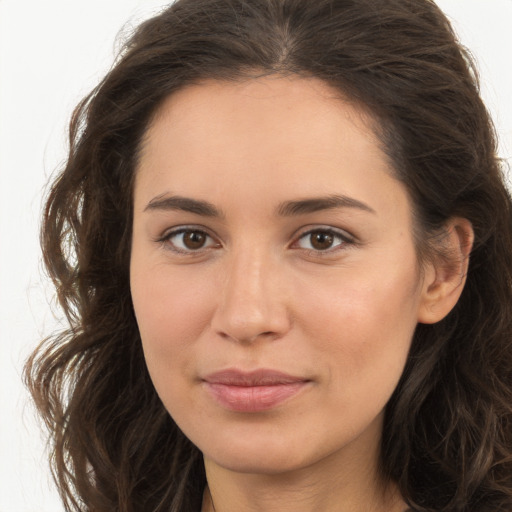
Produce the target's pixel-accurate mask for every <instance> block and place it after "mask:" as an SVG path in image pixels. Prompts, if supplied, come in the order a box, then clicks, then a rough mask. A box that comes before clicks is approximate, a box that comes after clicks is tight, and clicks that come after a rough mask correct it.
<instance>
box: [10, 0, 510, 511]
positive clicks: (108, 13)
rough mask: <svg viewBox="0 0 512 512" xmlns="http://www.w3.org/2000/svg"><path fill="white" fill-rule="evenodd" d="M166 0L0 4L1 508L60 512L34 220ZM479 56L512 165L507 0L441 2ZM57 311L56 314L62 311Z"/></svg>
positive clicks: (47, 326)
mask: <svg viewBox="0 0 512 512" xmlns="http://www.w3.org/2000/svg"><path fill="white" fill-rule="evenodd" d="M163 4H165V0H80V1H78V0H44V1H41V0H0V512H54V511H55V512H60V511H62V510H63V509H62V506H61V505H60V503H59V500H58V498H57V496H56V492H55V490H54V489H53V488H52V485H51V479H50V477H49V473H48V471H47V462H46V456H45V453H44V443H43V440H42V435H41V434H40V432H39V429H38V425H37V420H36V419H35V418H34V415H33V410H32V407H31V405H30V402H29V400H28V397H27V393H26V392H25V390H24V388H23V386H22V383H21V379H20V375H21V368H22V365H23V361H24V360H25V358H26V357H27V355H28V354H29V352H30V350H31V349H32V348H33V347H34V346H35V345H36V343H37V342H38V341H39V340H40V339H41V338H42V337H43V336H44V335H47V334H49V333H50V332H51V331H52V329H53V328H55V326H56V325H57V320H56V319H55V317H54V315H53V313H52V308H54V299H53V295H52V291H51V289H50V288H49V287H48V284H47V282H46V280H45V277H44V273H43V272H42V269H41V263H40V257H39V247H38V222H39V216H40V209H41V197H42V194H43V191H44V187H45V183H46V182H47V180H48V177H49V176H50V174H51V173H52V172H53V171H54V170H55V168H56V167H58V166H59V164H60V163H61V162H62V161H63V159H64V158H65V155H66V149H65V148H66V130H67V123H68V120H69V117H70V115H71V111H72V109H73V107H74V106H75V105H76V103H77V102H78V101H79V100H80V99H81V97H82V96H84V95H85V94H86V93H87V92H88V91H89V90H90V89H91V88H92V87H93V86H94V85H95V84H96V83H97V82H98V81H99V79H100V77H101V76H102V75H103V74H104V73H105V72H106V70H107V69H108V68H109V66H110V64H111V62H112V59H113V55H114V52H115V39H116V35H117V34H118V32H119V30H120V29H121V28H122V27H123V26H124V27H125V29H128V30H129V28H130V27H131V26H133V25H136V24H137V23H138V22H139V21H141V20H142V19H144V18H146V17H148V16H149V15H151V14H153V13H155V12H157V11H158V8H159V7H161V6H162V5H163ZM438 4H439V5H440V6H441V8H442V9H443V10H444V11H445V12H446V13H447V14H448V15H449V17H450V18H451V19H452V21H453V23H454V25H455V28H456V30H457V31H458V33H459V35H460V38H461V39H462V41H463V43H464V44H465V45H467V46H468V47H469V48H470V49H471V50H472V52H473V54H474V56H475V57H476V58H477V61H478V63H479V68H480V71H481V76H482V85H483V88H482V89H483V95H484V98H485V100H486V102H487V104H488V106H489V108H490V110H491V112H492V114H493V116H494V119H495V122H496V125H497V128H498V134H499V137H500V155H501V156H502V157H503V158H506V159H508V162H509V164H512V66H511V63H512V57H511V55H512V30H511V29H510V27H511V26H512V0H439V1H438ZM57 316H58V313H57Z"/></svg>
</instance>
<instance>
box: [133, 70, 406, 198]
mask: <svg viewBox="0 0 512 512" xmlns="http://www.w3.org/2000/svg"><path fill="white" fill-rule="evenodd" d="M374 126H375V122H374V120H373V119H372V118H371V116H370V115H369V114H368V113H367V112H366V111H365V110H364V109H362V108H359V107H358V106H356V105H354V104H353V103H349V102H348V101H347V100H346V99H345V98H343V97H342V96H341V94H340V93H339V92H338V91H337V90H335V89H333V88H332V87H330V86H329V85H327V84H325V83H324V82H322V81H321V80H319V79H313V78H311V79H305V78H299V77H281V76H271V77H266V78H259V79H249V80H244V81H238V82H220V81H207V82H204V83H201V84H198V85H193V86H188V87H185V88H184V89H182V90H180V91H178V92H176V93H174V94H172V95H171V96H170V97H168V98H167V99H166V100H165V101H164V103H163V104H162V105H161V106H160V108H159V109H158V111H157V113H156V115H155V116H154V118H153V120H152V122H151V124H150V126H149V128H148V130H147V132H146V135H145V138H144V142H143V144H142V148H141V158H140V165H139V169H138V176H137V178H136V197H137V196H138V195H139V196H140V195H141V193H143V195H144V196H145V198H146V200H147V201H149V200H150V199H151V197H149V196H150V195H151V194H152V195H153V196H152V197H154V196H156V195H158V194H162V193H173V194H182V195H190V194H191V193H192V194H193V195H194V196H198V197H201V198H202V199H209V198H211V197H215V194H216V193H218V192H220V191H222V190H224V189H225V188H226V186H227V184H233V183H237V186H236V187H235V188H236V194H237V196H240V197H242V196H243V195H244V194H246V195H247V198H248V197H249V196H251V195H252V196H259V198H260V199H261V198H264V200H266V201H271V200H272V199H275V202H278V201H286V200H289V199H290V196H293V197H300V196H302V197H311V196H312V195H315V194H316V195H330V194H333V193H340V194H346V193H350V194H351V195H353V196H356V197H357V196H360V198H363V197H364V196H368V195H371V192H372V189H373V192H375V189H376V188H377V189H379V188H380V189H381V190H384V189H388V188H390V187H391V188H392V187H393V186H394V187H399V188H400V187H401V184H400V183H399V182H397V181H396V180H395V179H394V178H392V175H393V170H392V167H391V165H390V164H389V160H388V158H387V156H386V155H385V153H384V151H383V150H382V149H381V144H380V141H379V140H378V138H377V137H376V135H375V131H374V130H373V127H374ZM334 188H335V189H336V190H333V189H334ZM231 191H232V192H233V191H234V189H233V187H231ZM402 192H403V190H402V191H400V193H402ZM278 196H280V197H278ZM363 201H364V199H363ZM364 202H367V201H364Z"/></svg>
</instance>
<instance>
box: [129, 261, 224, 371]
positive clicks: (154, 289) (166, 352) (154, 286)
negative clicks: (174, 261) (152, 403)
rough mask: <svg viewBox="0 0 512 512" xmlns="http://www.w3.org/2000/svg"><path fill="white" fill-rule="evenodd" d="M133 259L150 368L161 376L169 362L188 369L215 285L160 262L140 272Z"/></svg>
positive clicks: (140, 323)
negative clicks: (199, 283) (193, 279)
mask: <svg viewBox="0 0 512 512" xmlns="http://www.w3.org/2000/svg"><path fill="white" fill-rule="evenodd" d="M134 263H135V264H134V265H132V275H131V289H132V299H133V305H134V309H135V315H136V318H137V323H138V326H139V331H140V334H141V339H142V345H143V349H144V354H145V357H146V362H147V365H148V368H149V371H150V373H151V374H152V376H153V377H154V378H158V375H157V374H156V373H157V372H159V371H162V372H165V373H167V372H168V370H169V365H172V366H173V367H178V368H180V370H185V369H186V368H187V367H188V366H189V362H188V359H190V358H191V357H192V351H193V350H194V347H195V344H194V341H195V340H197V339H198V338H199V337H200V335H201V333H202V332H203V331H204V330H205V329H206V328H207V326H208V325H209V322H210V318H211V315H210V310H211V304H212V296H213V295H214V290H213V289H212V288H213V287H210V286H208V282H209V280H208V279H205V280H203V281H202V282H203V284H202V286H201V287H199V288H198V287H197V286H194V285H193V284H192V282H191V280H190V279H189V278H187V272H186V271H185V272H179V273H176V272H174V273H172V272H170V271H169V268H168V267H166V266H165V265H160V266H159V268H152V269H148V270H146V271H141V272H138V271H137V266H136V262H134ZM199 277H200V276H199ZM169 374H171V372H169Z"/></svg>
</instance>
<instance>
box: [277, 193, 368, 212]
mask: <svg viewBox="0 0 512 512" xmlns="http://www.w3.org/2000/svg"><path fill="white" fill-rule="evenodd" d="M335 208H355V209H358V210H363V211H366V212H369V213H373V214H375V213H376V212H375V210H374V209H373V208H371V207H370V206H368V205H367V204H366V203H363V202H362V201H359V200H358V199H354V198H352V197H349V196H345V195H339V194H336V195H329V196H324V197H311V198H305V199H300V200H297V201H286V202H284V203H281V204H280V205H279V206H278V208H277V213H278V215H280V216H283V217H288V216H294V215H304V214H308V213H314V212H317V211H321V210H332V209H335Z"/></svg>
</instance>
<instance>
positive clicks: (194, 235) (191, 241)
mask: <svg viewBox="0 0 512 512" xmlns="http://www.w3.org/2000/svg"><path fill="white" fill-rule="evenodd" d="M204 242H205V236H204V234H203V233H199V232H198V231H188V232H187V233H185V235H184V236H183V243H184V244H185V245H186V247H187V248H188V249H200V248H201V247H202V246H203V245H204Z"/></svg>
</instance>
